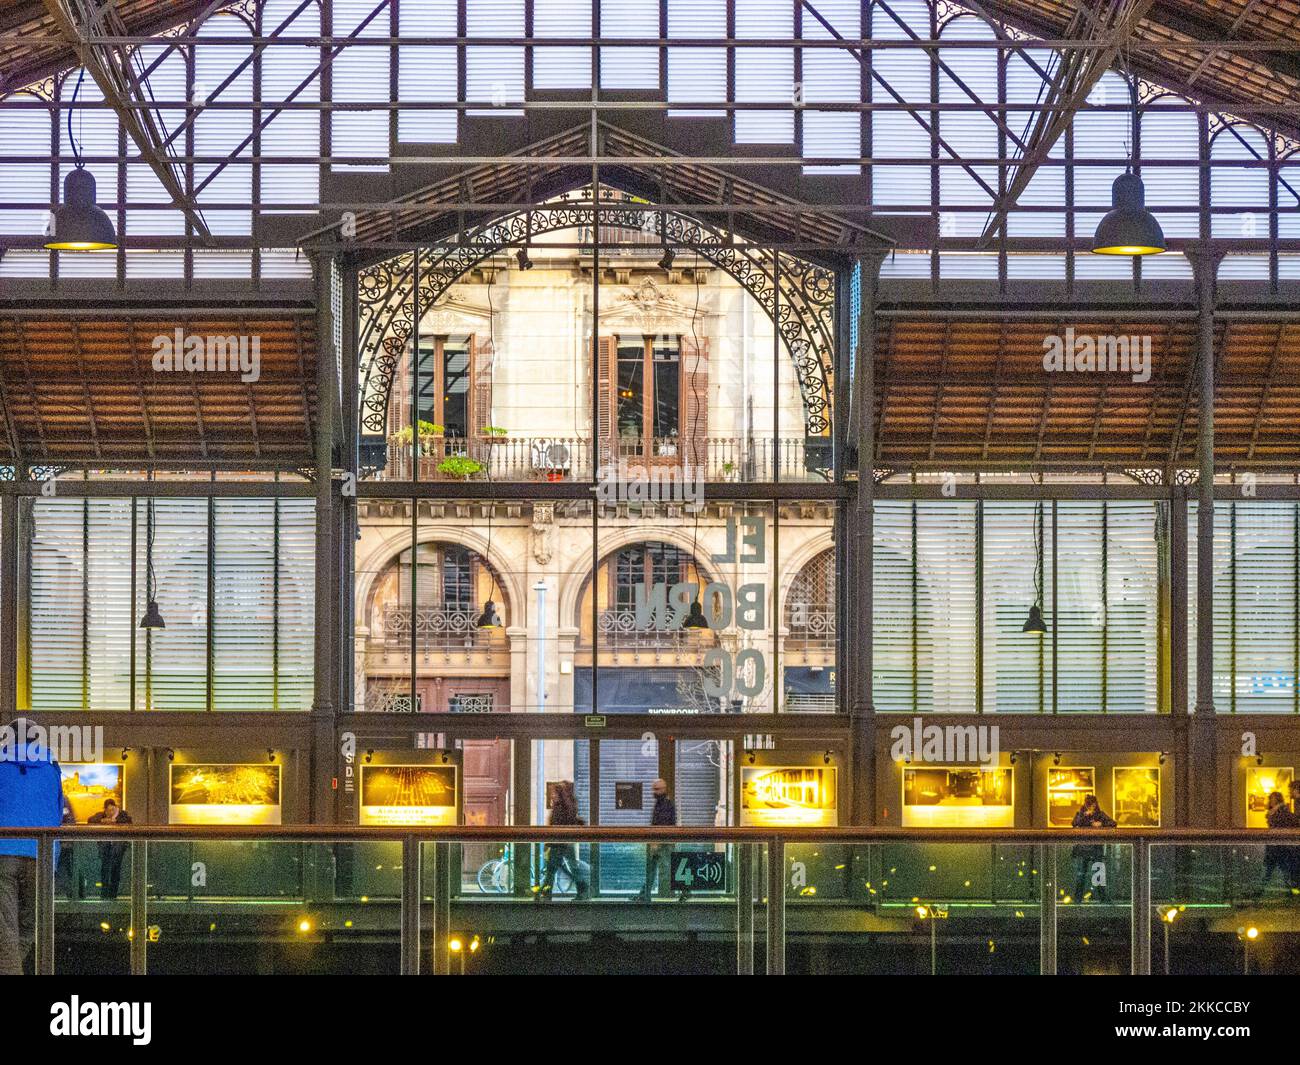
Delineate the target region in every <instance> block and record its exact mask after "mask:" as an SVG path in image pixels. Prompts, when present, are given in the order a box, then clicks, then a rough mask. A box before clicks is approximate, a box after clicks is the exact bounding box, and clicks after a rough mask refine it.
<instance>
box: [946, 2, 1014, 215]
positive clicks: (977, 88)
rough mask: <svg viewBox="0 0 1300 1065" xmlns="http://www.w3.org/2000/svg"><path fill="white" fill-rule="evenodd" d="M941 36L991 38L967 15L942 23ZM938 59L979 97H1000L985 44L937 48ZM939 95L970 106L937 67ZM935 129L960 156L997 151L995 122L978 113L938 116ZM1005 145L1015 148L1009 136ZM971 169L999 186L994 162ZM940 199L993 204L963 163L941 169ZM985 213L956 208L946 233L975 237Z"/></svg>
mask: <svg viewBox="0 0 1300 1065" xmlns="http://www.w3.org/2000/svg"><path fill="white" fill-rule="evenodd" d="M942 36H943V37H944V39H946V40H953V39H956V40H989V39H991V38H992V37H993V36H994V34H993V29H992V27H991V26H989V24H988V23H987V22H985V21H984V20H983V19H981V18H975V17H973V16H965V17H962V18H955V19H953V20H952V21H950V22H949V23H948V24H947V25H946V26H944V28H943V31H942ZM939 57H940V58H941V59H942V60H943V62H944V65H945V66H947V67H948V69H949V70H951V71H953V73H954V74H955V75H956V77H957V78H960V79H961V81H962V82H963V83H964V84H965V85H966V87H967V88H969V89H970V90H971V91H972V92H973V93H974V94H975V96H976V97H977V98H978V99H980V100H996V99H997V98H998V60H997V53H996V52H993V51H992V50H990V49H987V48H981V49H974V48H949V49H945V50H944V51H941V52H940V53H939ZM939 99H940V101H941V102H943V103H953V104H970V103H971V102H972V101H971V98H970V97H969V96H968V95H966V93H965V92H964V91H963V90H962V88H961V86H960V85H959V84H958V83H957V81H956V80H955V79H954V77H953V75H952V74H949V73H948V72H947V71H945V70H943V69H940V71H939ZM939 133H940V135H941V136H942V137H943V139H944V140H945V141H947V143H948V144H949V145H951V146H952V148H953V150H954V151H955V152H956V153H957V154H958V155H959V156H962V157H970V158H977V157H983V158H986V159H987V158H989V157H991V156H996V155H997V154H998V127H997V124H996V123H995V122H994V121H993V120H992V119H991V118H989V116H988V115H985V114H983V113H981V112H978V111H959V112H954V113H950V114H947V115H942V116H941V117H940V119H939ZM1007 147H1008V149H1009V150H1010V149H1012V148H1014V147H1015V145H1014V143H1012V142H1011V141H1010V140H1009V139H1008V143H1007ZM972 169H973V170H974V171H975V173H977V174H979V176H980V177H981V178H982V179H983V180H984V182H985V183H986V184H987V185H988V186H989V187H990V188H994V189H996V188H997V187H998V169H997V167H995V166H973V167H972ZM939 201H940V204H941V205H946V204H962V205H972V204H974V205H985V204H989V203H990V202H991V197H990V196H989V194H988V193H987V192H986V191H985V190H984V189H983V188H981V187H980V185H979V183H978V182H976V181H975V179H974V178H973V177H971V175H970V174H968V173H967V172H966V170H965V169H964V168H962V167H958V166H946V167H941V168H940V170H939ZM984 221H985V216H984V215H983V214H973V213H970V212H965V211H963V212H959V213H955V214H954V216H953V223H955V226H954V224H953V223H950V227H949V231H951V230H952V229H953V228H955V230H956V232H955V233H952V235H954V236H962V237H969V236H978V235H979V234H980V233H982V232H983V228H984Z"/></svg>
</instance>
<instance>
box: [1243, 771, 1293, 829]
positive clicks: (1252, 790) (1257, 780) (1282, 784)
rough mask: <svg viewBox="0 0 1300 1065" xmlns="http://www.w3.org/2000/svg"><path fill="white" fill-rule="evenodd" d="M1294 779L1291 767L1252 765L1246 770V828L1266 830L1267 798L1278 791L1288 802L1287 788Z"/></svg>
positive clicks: (1288, 793)
mask: <svg viewBox="0 0 1300 1065" xmlns="http://www.w3.org/2000/svg"><path fill="white" fill-rule="evenodd" d="M1294 779H1295V770H1294V769H1293V768H1292V767H1291V766H1286V767H1281V766H1267V765H1253V766H1251V767H1250V768H1249V769H1247V770H1246V827H1247V828H1268V821H1267V819H1266V815H1267V814H1268V797H1269V795H1270V794H1271V793H1272V792H1275V791H1280V792H1281V793H1282V798H1284V799H1287V800H1288V801H1290V792H1289V790H1288V789H1289V788H1290V787H1291V781H1292V780H1294Z"/></svg>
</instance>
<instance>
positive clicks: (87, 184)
mask: <svg viewBox="0 0 1300 1065" xmlns="http://www.w3.org/2000/svg"><path fill="white" fill-rule="evenodd" d="M85 76H86V71H85V69H84V68H83V69H82V71H81V73H80V74H79V75H78V76H77V85H76V88H75V89H73V90H72V103H73V104H75V103H76V102H77V95H78V94H79V93H80V92H81V81H82V79H83V78H84V77H85ZM68 142H69V144H71V146H72V155H73V158H74V159H75V160H76V165H75V166H74V167H73V169H72V170H71V171H69V173H68V176H67V177H65V178H64V179H63V203H62V204H61V205H60V206H58V207H56V208H55V209H54V217H53V220H52V225H51V229H50V239H49V240H47V241H46V242H45V247H47V248H49V249H50V250H51V251H107V250H111V249H113V248H116V247H117V230H116V229H115V228H114V227H113V223H112V221H111V220H110V219H109V217H108V215H107V214H105V213H104V211H103V210H102V209H101V208H100V207H99V206H98V205H97V204H96V203H95V176H94V175H93V174H92V173H91V172H90V171H89V170H87V169H86V167H85V164H83V163H82V161H81V146H80V145H79V144H78V143H77V139H76V138H75V137H74V136H73V135H72V107H69V108H68Z"/></svg>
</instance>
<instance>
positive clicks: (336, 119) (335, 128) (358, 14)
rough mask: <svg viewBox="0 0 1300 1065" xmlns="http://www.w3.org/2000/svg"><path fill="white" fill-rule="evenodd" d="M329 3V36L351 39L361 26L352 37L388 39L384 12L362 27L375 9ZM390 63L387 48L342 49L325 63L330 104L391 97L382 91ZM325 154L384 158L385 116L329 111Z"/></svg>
mask: <svg viewBox="0 0 1300 1065" xmlns="http://www.w3.org/2000/svg"><path fill="white" fill-rule="evenodd" d="M332 3H333V6H334V36H335V37H348V36H351V35H352V34H353V33H354V32H356V31H357V28H358V27H359V26H361V25H362V24H363V23H364V24H365V29H363V30H361V31H360V32H356V36H357V37H358V38H365V37H387V36H388V32H389V26H390V21H389V20H390V12H389V10H388V9H387V8H385V9H384V10H382V11H380V13H379V14H378V15H376V16H375V17H374V18H373V19H371V20H370V21H369V22H366V18H367V16H368V15H370V13H371V12H372V11H373V10H374V8H375V3H374V0H332ZM391 63H392V51H391V49H388V48H381V47H379V46H378V45H361V46H359V47H344V48H343V49H342V50H341V51H340V52H339V54H338V55H337V56H335V57H334V60H333V62H332V63H331V70H332V74H331V78H332V83H333V94H334V99H335V100H338V101H340V102H344V101H354V102H355V101H361V100H375V99H379V100H384V99H388V98H389V96H390V95H391V94H390V92H389V89H388V83H389V76H390V72H391ZM330 154H331V155H333V156H335V157H338V156H349V155H350V156H384V155H387V154H388V117H387V115H386V114H385V115H384V116H383V117H380V116H377V115H376V114H374V113H372V112H367V111H333V112H331V113H330ZM330 169H332V170H375V171H380V172H385V171H387V170H388V167H387V166H384V165H374V164H365V165H360V164H352V163H338V162H335V163H334V164H332V166H331V168H330Z"/></svg>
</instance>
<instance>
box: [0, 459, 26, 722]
mask: <svg viewBox="0 0 1300 1065" xmlns="http://www.w3.org/2000/svg"><path fill="white" fill-rule="evenodd" d="M16 472H17V471H15V473H16ZM21 505H22V500H21V497H20V496H18V495H16V494H15V495H6V496H3V497H0V725H3V724H7V723H8V722H9V721H11V720H12V719H13V717H14V716H15V714H16V713H17V711H18V674H19V669H18V570H19V566H18V508H19V507H20V506H21Z"/></svg>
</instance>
